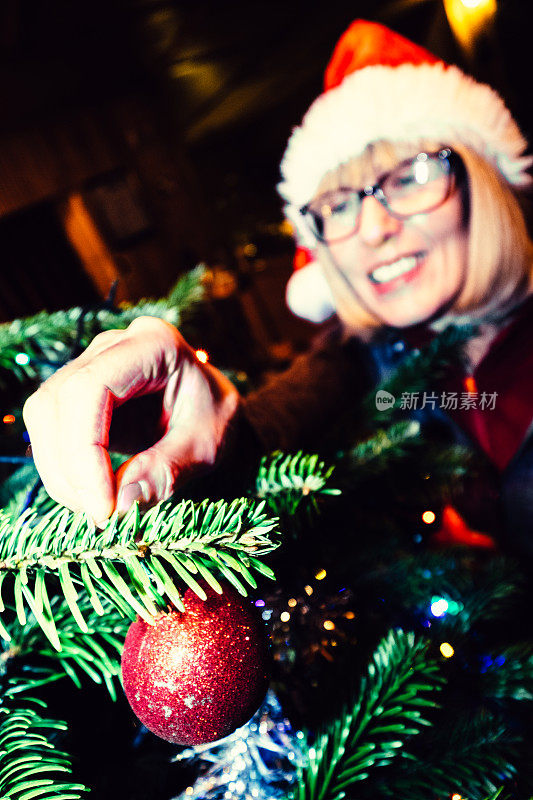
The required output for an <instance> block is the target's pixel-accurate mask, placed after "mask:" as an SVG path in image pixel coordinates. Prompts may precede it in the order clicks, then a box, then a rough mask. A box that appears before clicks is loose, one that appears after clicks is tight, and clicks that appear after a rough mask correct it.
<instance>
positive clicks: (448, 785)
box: [383, 712, 516, 800]
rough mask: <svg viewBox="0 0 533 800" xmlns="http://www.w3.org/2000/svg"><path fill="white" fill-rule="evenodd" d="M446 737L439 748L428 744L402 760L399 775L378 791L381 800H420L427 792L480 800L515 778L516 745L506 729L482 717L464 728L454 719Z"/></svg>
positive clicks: (406, 754) (435, 742)
mask: <svg viewBox="0 0 533 800" xmlns="http://www.w3.org/2000/svg"><path fill="white" fill-rule="evenodd" d="M441 729H442V721H441ZM446 731H447V735H446V736H445V737H443V736H442V735H440V736H439V738H438V742H437V741H431V740H428V741H427V742H426V748H425V751H424V753H423V754H418V755H417V757H414V756H412V755H411V754H409V753H403V754H402V758H401V759H400V761H399V763H397V766H399V767H400V775H399V776H397V777H396V778H395V779H393V780H390V779H389V780H388V781H387V782H386V784H385V783H384V785H383V794H384V796H385V797H402V799H405V800H425V799H426V798H427V797H428V793H429V792H430V793H431V796H432V797H438V796H445V797H450V796H452V795H453V794H454V793H457V794H459V795H461V797H468V799H469V800H484V798H485V796H486V794H487V793H497V792H498V789H499V788H501V785H502V783H503V781H505V780H509V779H511V778H513V777H514V776H515V774H516V767H515V766H514V763H513V761H514V758H515V756H516V754H515V751H514V744H515V742H514V741H513V739H512V738H511V736H510V733H509V730H508V727H507V726H506V725H504V724H502V723H501V722H498V720H496V719H495V718H494V717H492V716H490V715H487V712H483V714H482V715H481V714H480V715H478V717H477V718H475V719H473V720H468V721H467V722H465V720H464V719H460V718H458V717H457V715H456V714H455V715H454V716H453V719H452V720H450V725H448V726H446ZM440 734H442V730H440Z"/></svg>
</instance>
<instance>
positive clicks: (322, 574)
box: [315, 569, 327, 581]
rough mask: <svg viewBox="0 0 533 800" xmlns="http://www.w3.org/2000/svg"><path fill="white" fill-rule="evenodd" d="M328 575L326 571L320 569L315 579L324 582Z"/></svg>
mask: <svg viewBox="0 0 533 800" xmlns="http://www.w3.org/2000/svg"><path fill="white" fill-rule="evenodd" d="M326 575H327V572H326V570H325V569H319V570H318V572H317V574H316V575H315V579H316V580H317V581H323V580H324V578H325V577H326Z"/></svg>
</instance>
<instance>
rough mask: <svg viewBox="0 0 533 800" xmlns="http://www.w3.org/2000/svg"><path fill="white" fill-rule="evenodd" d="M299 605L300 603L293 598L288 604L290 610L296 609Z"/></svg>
mask: <svg viewBox="0 0 533 800" xmlns="http://www.w3.org/2000/svg"><path fill="white" fill-rule="evenodd" d="M297 604H298V601H297V600H295V599H294V597H291V599H290V600H289V601H288V603H287V605H288V606H289V608H294V607H295V606H296V605H297Z"/></svg>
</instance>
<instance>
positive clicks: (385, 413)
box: [363, 325, 475, 427]
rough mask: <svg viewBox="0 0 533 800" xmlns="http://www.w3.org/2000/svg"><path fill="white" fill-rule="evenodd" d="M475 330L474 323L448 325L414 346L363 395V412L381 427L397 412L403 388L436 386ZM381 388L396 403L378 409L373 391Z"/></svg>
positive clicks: (457, 360) (457, 361)
mask: <svg viewBox="0 0 533 800" xmlns="http://www.w3.org/2000/svg"><path fill="white" fill-rule="evenodd" d="M474 333H475V327H474V326H473V325H463V326H460V327H459V326H455V325H450V326H448V327H447V328H446V329H445V330H444V331H443V332H442V333H441V334H439V336H436V337H435V338H434V339H432V340H431V341H430V343H429V344H427V345H425V346H424V347H422V348H420V349H419V350H413V351H412V352H411V353H409V355H407V356H406V358H405V359H404V360H403V361H402V363H401V365H400V366H399V367H398V368H397V369H396V370H395V371H394V373H393V374H392V375H391V376H390V377H389V378H387V379H386V380H384V381H383V382H382V383H381V384H379V386H376V387H375V388H374V389H373V390H372V392H371V393H370V394H369V395H368V397H367V398H366V399H365V403H364V409H363V411H364V414H365V417H367V418H368V419H369V420H370V421H372V422H373V423H374V424H375V425H378V426H380V427H383V425H385V424H387V423H391V422H393V421H394V419H395V418H396V415H397V412H398V399H399V398H400V397H401V395H402V392H406V391H407V392H413V393H414V392H421V391H424V390H427V389H428V385H429V381H431V382H432V383H433V385H432V386H431V387H430V388H431V389H434V388H435V383H436V382H437V381H438V380H439V378H441V377H442V376H443V375H444V374H445V372H446V370H447V369H448V368H449V367H450V365H453V364H460V363H461V362H462V360H463V352H462V351H463V348H464V345H465V344H466V342H467V341H468V340H469V339H470V338H471V337H472V335H473V334H474ZM379 389H382V390H384V391H386V392H390V394H392V395H394V397H395V398H396V403H394V404H393V405H391V406H389V407H388V408H386V409H379V410H378V409H377V408H376V403H375V397H376V392H377V391H378V390H379Z"/></svg>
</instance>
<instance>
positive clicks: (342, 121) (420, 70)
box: [278, 62, 533, 247]
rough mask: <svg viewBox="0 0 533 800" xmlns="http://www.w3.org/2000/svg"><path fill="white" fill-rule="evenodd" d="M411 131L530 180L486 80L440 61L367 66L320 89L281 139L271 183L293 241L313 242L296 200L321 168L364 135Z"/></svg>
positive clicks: (308, 193)
mask: <svg viewBox="0 0 533 800" xmlns="http://www.w3.org/2000/svg"><path fill="white" fill-rule="evenodd" d="M418 139H432V140H435V142H437V143H439V144H442V145H447V146H450V147H452V148H453V145H454V143H459V142H460V143H461V144H463V145H465V146H467V147H469V148H471V149H473V150H474V151H476V152H477V153H479V154H480V155H481V156H483V157H484V158H486V159H487V160H488V161H489V162H491V163H492V164H494V166H495V167H497V169H498V170H499V171H500V172H501V174H502V175H503V176H504V177H505V178H506V180H508V181H509V183H511V184H512V185H514V186H517V187H520V186H525V185H527V184H528V183H530V181H531V179H530V176H529V175H528V174H527V172H526V170H527V169H528V168H529V167H530V166H531V164H532V162H533V158H532V157H531V156H526V155H525V154H524V153H525V150H526V148H527V141H526V139H525V138H524V136H523V135H522V133H521V132H520V129H519V127H518V125H517V124H516V122H515V121H514V119H513V117H512V115H511V113H510V111H509V110H508V109H507V107H506V106H505V103H504V102H503V100H502V99H501V97H500V96H499V95H498V93H497V92H496V91H494V90H493V89H492V88H491V87H490V86H487V85H485V84H481V83H478V82H477V81H475V80H474V79H473V78H471V77H469V76H468V75H466V74H465V73H464V72H462V70H460V69H459V68H457V67H455V66H447V65H445V64H443V63H442V62H438V63H435V64H418V65H414V64H401V65H400V66H393V67H390V66H382V65H379V64H378V65H373V66H368V67H365V68H363V69H359V70H357V71H356V72H353V73H351V74H349V75H347V76H346V77H345V78H344V80H343V81H342V83H341V84H340V85H339V86H337V87H335V88H333V89H330V90H329V91H326V92H325V93H324V94H322V95H320V97H318V99H317V100H315V102H314V103H313V104H312V105H311V107H310V108H309V110H308V112H307V113H306V115H305V117H304V119H303V121H302V124H301V125H300V126H299V127H297V128H296V129H295V130H294V132H293V134H292V136H291V137H290V139H289V143H288V146H287V149H286V151H285V154H284V156H283V160H282V163H281V175H282V181H281V183H280V184H279V185H278V190H279V192H280V194H281V196H282V197H283V199H284V200H285V201H286V206H285V213H286V216H287V218H288V219H289V220H290V222H291V223H292V224H293V226H294V227H295V233H296V237H297V240H298V241H299V243H300V244H302V245H304V246H307V247H314V246H315V244H316V242H315V240H314V237H313V236H312V235H311V234H310V232H309V231H308V229H307V227H306V225H305V224H304V220H303V218H302V215H301V214H300V208H301V207H302V206H304V205H305V204H306V203H308V202H309V201H310V200H311V199H312V198H313V197H314V195H315V193H316V191H317V189H318V187H319V185H320V182H321V180H322V178H323V177H324V176H325V175H326V174H327V173H328V172H330V171H331V170H334V169H336V168H338V167H339V166H341V165H342V164H346V163H347V162H349V161H350V160H351V159H353V158H356V157H357V156H360V155H361V154H362V153H363V152H364V150H365V148H366V147H367V146H368V145H369V144H370V143H371V142H377V141H379V140H386V141H390V142H395V141H409V140H413V141H416V140H418Z"/></svg>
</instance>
